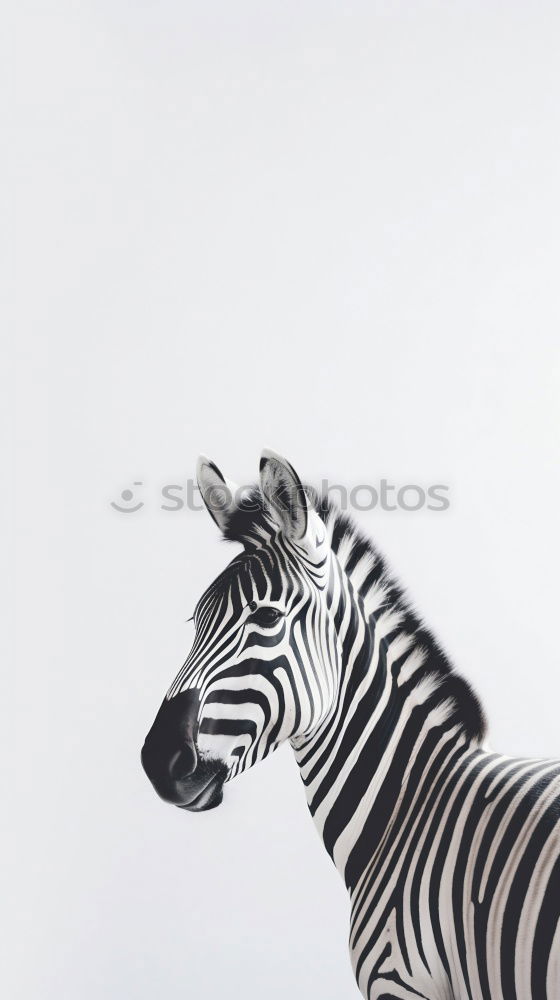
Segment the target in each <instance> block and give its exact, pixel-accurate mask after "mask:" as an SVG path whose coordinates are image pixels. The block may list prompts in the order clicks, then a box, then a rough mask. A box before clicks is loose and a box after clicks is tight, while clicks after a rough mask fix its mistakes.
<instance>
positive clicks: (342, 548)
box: [145, 452, 560, 1000]
mask: <svg viewBox="0 0 560 1000" xmlns="http://www.w3.org/2000/svg"><path fill="white" fill-rule="evenodd" d="M199 482H200V486H201V492H202V495H203V497H204V499H205V501H206V503H207V505H208V507H209V509H210V510H211V513H212V515H213V517H214V519H215V520H216V521H217V522H218V524H219V526H220V528H221V529H222V530H223V532H224V535H225V536H226V538H229V539H231V540H233V541H237V542H241V543H242V545H243V553H242V554H241V555H239V556H237V557H236V558H234V559H233V561H232V562H231V563H230V564H229V566H228V567H227V568H226V570H225V571H224V573H222V574H221V575H220V576H219V577H218V578H217V580H216V581H215V582H214V583H213V584H212V585H211V586H210V587H209V588H208V590H207V591H206V593H205V594H204V595H203V597H202V598H201V600H200V601H199V604H198V606H197V608H196V612H195V625H196V637H195V641H194V645H193V648H192V650H191V652H190V654H189V657H188V659H187V660H186V662H185V664H184V666H183V668H182V669H181V671H180V672H179V674H178V676H177V678H176V679H175V681H174V682H173V684H172V686H171V688H170V689H169V692H168V694H167V696H166V699H165V701H164V705H163V706H162V709H160V713H159V714H158V719H159V720H160V721H159V723H158V724H157V726H156V724H154V727H153V729H152V731H151V734H150V736H149V738H148V739H147V741H146V747H147V748H148V750H147V751H146V747H145V766H146V770H148V773H149V774H150V777H151V779H152V781H153V782H154V784H155V785H156V788H157V789H158V791H159V792H160V794H162V795H163V797H164V798H168V799H169V800H170V801H174V802H175V804H177V805H180V806H182V807H183V808H192V809H199V808H206V807H208V806H209V805H215V804H217V803H218V801H220V800H221V788H222V785H223V784H224V782H227V781H230V780H231V779H232V778H233V777H235V775H236V774H238V773H240V772H241V771H243V770H244V769H246V768H247V767H251V766H252V765H253V764H254V763H256V762H257V761H259V760H261V759H262V758H264V757H266V756H267V755H268V754H269V753H270V752H271V751H272V750H274V749H275V748H276V747H277V746H278V745H279V744H280V743H281V742H283V741H285V740H290V741H291V743H292V746H293V748H294V751H295V756H296V759H297V762H298V764H299V768H300V773H301V777H302V780H303V784H304V787H305V792H306V796H307V801H308V805H309V809H310V812H311V814H312V816H313V819H314V821H315V824H316V826H317V828H318V830H319V832H320V834H321V836H322V838H323V841H324V844H325V847H326V849H327V850H328V852H329V854H330V855H331V857H332V859H333V861H334V863H335V865H336V867H337V869H338V870H339V871H340V873H341V875H342V877H343V878H344V880H345V883H346V885H347V888H348V891H349V893H350V899H351V906H352V916H351V928H350V952H351V959H352V964H353V967H354V970H355V975H356V979H357V982H358V986H359V988H360V990H361V992H362V994H363V996H364V997H367V998H370V1000H396V998H401V1000H405V998H406V1000H412V998H417V997H423V998H426V1000H440V998H441V1000H448V998H461V1000H463V998H465V1000H467V998H468V1000H560V762H557V761H549V760H543V761H537V760H534V761H532V760H515V759H511V758H507V757H504V756H501V755H499V754H495V753H491V752H490V751H489V750H488V749H486V748H484V745H483V740H484V735H485V722H484V718H483V714H482V711H481V708H480V705H479V702H478V700H477V698H476V696H475V695H474V693H473V692H472V690H471V688H470V686H469V685H468V684H467V682H466V681H464V680H463V679H462V678H461V677H459V676H458V675H457V674H456V673H454V671H453V670H452V668H451V665H450V663H449V661H448V660H447V658H446V656H445V654H444V653H443V652H442V650H441V649H440V647H439V646H438V645H437V643H436V641H435V640H434V638H433V636H432V635H431V633H430V632H429V631H428V630H427V629H426V628H425V627H424V626H423V624H422V623H421V621H420V620H419V619H418V618H417V616H416V615H415V613H414V612H413V611H412V610H411V608H410V607H409V605H408V604H407V602H406V600H405V598H404V596H403V593H402V591H401V589H400V587H399V586H398V585H397V584H396V583H395V582H394V580H393V579H392V578H391V577H390V575H389V573H388V571H387V568H386V565H385V563H384V560H383V559H382V558H381V556H380V555H379V554H378V553H377V551H376V550H375V549H374V547H373V546H372V544H371V543H370V542H369V541H368V540H366V539H364V538H363V537H362V536H361V535H360V533H359V532H358V531H357V530H356V528H355V527H354V526H353V524H352V523H351V522H350V521H349V520H348V519H347V518H346V517H344V516H342V515H341V514H340V513H339V512H337V511H336V510H335V509H334V508H333V507H332V506H331V505H330V504H328V503H321V502H319V500H318V499H317V498H316V497H315V495H314V494H313V493H312V491H310V490H306V491H304V490H303V489H302V487H301V483H300V482H299V479H298V478H297V476H296V474H295V472H294V470H293V469H292V468H291V466H290V465H289V464H288V463H287V462H285V460H283V459H281V458H280V457H279V456H277V455H275V454H274V453H271V452H265V453H264V456H263V460H262V463H261V483H260V489H258V490H255V491H253V492H252V493H250V494H249V495H246V496H245V497H244V498H242V499H241V500H240V501H239V502H237V503H236V502H235V501H234V499H233V496H232V487H231V484H228V483H227V481H226V480H225V479H224V478H223V477H222V475H221V473H219V470H217V468H216V467H215V466H214V465H213V464H212V463H210V462H208V460H202V461H201V464H200V468H199ZM226 487H227V488H228V489H226V494H225V495H226V499H225V500H224V502H222V503H221V504H219V505H218V506H216V504H215V503H214V502H212V500H213V497H212V494H213V493H215V492H216V490H218V491H219V489H220V488H224V489H225V488H226ZM228 490H229V492H228ZM214 499H215V497H214ZM181 699H184V702H182V701H181ZM182 704H184V705H185V706H188V712H190V717H189V718H190V720H191V721H190V722H189V724H188V725H187V724H186V722H185V720H186V719H187V714H188V712H187V709H185V712H184V713H183V715H182V716H181V719H182V721H181V725H182V726H183V730H182V731H183V732H187V731H188V733H189V734H191V733H192V734H193V735H192V736H191V735H189V737H188V739H187V740H185V738H184V739H183V745H184V746H186V742H189V741H190V743H189V748H188V749H189V753H190V754H191V757H192V760H195V761H196V763H195V764H194V765H193V764H192V760H191V763H190V765H189V766H190V767H191V770H190V771H189V770H188V768H186V766H185V764H184V763H183V766H182V772H184V773H180V774H179V772H178V775H179V776H178V777H177V775H174V776H173V782H172V783H170V782H169V780H168V776H167V778H166V781H167V784H166V783H165V782H164V780H163V778H162V777H161V778H160V771H158V766H159V767H160V770H161V766H162V765H161V754H160V758H159V759H158V760H159V764H158V762H157V761H156V756H157V755H156V750H157V748H158V747H160V746H163V745H165V747H166V748H167V750H166V751H165V752H166V753H168V754H171V752H172V751H173V755H174V756H173V759H174V760H175V761H176V760H177V759H180V760H184V758H181V757H180V756H179V758H178V755H180V754H181V753H183V754H184V753H186V750H181V748H180V747H179V746H178V744H177V741H176V742H175V743H173V744H172V743H171V742H169V739H168V733H169V732H170V727H169V725H168V723H169V720H170V719H171V715H172V712H173V711H174V707H175V706H180V705H182ZM193 706H195V707H193ZM185 713H187V714H185ZM180 714H181V713H179V715H180ZM175 715H177V713H175ZM174 717H175V716H174ZM166 720H167V721H166ZM157 722H158V720H156V723H157ZM166 726H167V728H166ZM158 727H159V728H158ZM164 730H165V733H164ZM154 733H155V736H154V735H153V734H154ZM158 740H159V742H158ZM191 744H192V745H191ZM173 747H175V749H174V750H173ZM192 755H194V756H192ZM189 760H190V758H189ZM146 761H148V765H147V764H146ZM175 766H176V765H175V764H174V765H173V767H175ZM180 770H181V769H180V768H179V771H180Z"/></svg>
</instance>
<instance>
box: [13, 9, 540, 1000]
mask: <svg viewBox="0 0 560 1000" xmlns="http://www.w3.org/2000/svg"><path fill="white" fill-rule="evenodd" d="M14 19H15V21H16V23H15V24H14V29H15V40H16V46H17V47H16V55H15V70H14V74H13V78H12V83H13V86H14V95H15V107H16V121H15V129H14V140H13V142H12V143H11V144H10V150H11V151H12V152H13V153H15V156H14V167H15V170H14V184H15V191H16V211H17V219H16V221H17V244H16V264H17V275H16V278H17V287H16V293H17V321H18V330H19V335H20V336H19V341H18V346H17V349H16V352H17V357H16V361H17V362H18V365H17V383H16V381H15V379H14V378H12V376H11V375H10V376H9V379H8V381H9V388H12V387H13V386H14V385H16V384H17V388H18V389H19V392H18V403H17V409H16V410H15V437H16V462H15V465H14V466H13V467H11V468H10V469H9V472H10V478H9V482H8V487H7V489H6V491H5V492H6V495H7V496H8V495H9V496H12V497H13V499H14V508H15V517H16V537H17V543H18V549H19V569H18V574H17V609H16V611H17V617H16V626H17V639H18V650H17V656H16V658H12V657H11V658H10V659H8V660H7V661H6V664H5V673H6V681H5V684H6V694H5V697H3V699H2V706H3V720H2V738H3V751H2V759H3V763H4V765H5V766H6V768H7V773H8V779H9V781H8V791H7V793H6V794H5V796H4V800H3V801H4V804H5V805H6V806H7V816H8V819H9V821H10V822H9V828H10V829H9V831H8V841H7V846H6V848H4V849H3V851H2V861H3V863H4V867H5V884H7V902H8V907H7V920H6V927H5V929H4V932H3V944H4V945H6V944H7V945H8V959H9V962H8V988H7V990H6V996H9V997H10V1000H16V998H24V1000H35V998H40V1000H55V998H56V1000H66V998H68V1000H74V998H75V997H80V998H81V1000H101V998H111V1000H121V998H123V997H127V998H131V1000H148V998H150V1000H151V998H156V997H158V998H159V997H163V998H165V1000H179V998H184V997H187V996H188V997H196V998H199V997H204V998H207V1000H221V998H223V997H233V998H238V997H239V998H243V1000H262V998H263V997H266V998H267V1000H280V998H282V1000H285V998H286V997H294V998H297V1000H300V998H301V1000H312V998H321V1000H351V998H352V997H354V996H355V995H356V993H355V987H354V983H353V979H352V974H351V971H350V966H349V963H348V959H347V947H346V937H347V901H346V895H345V891H344V889H343V886H342V883H341V882H340V881H339V878H338V876H337V874H336V872H335V871H334V869H333V868H332V866H331V863H330V861H329V859H328V857H327V855H326V854H325V853H324V851H323V848H322V846H321V844H320V842H319V840H318V838H317V835H316V833H315V831H314V828H313V825H312V823H311V821H310V819H309V817H308V815H307V811H306V807H305V802H304V796H303V791H302V788H301V785H300V781H299V777H298V774H297V771H296V768H295V764H294V762H293V760H292V758H291V754H290V752H289V751H288V750H286V749H284V750H283V751H281V752H279V753H278V754H277V755H276V756H275V757H274V758H272V759H270V760H269V761H267V762H266V764H263V765H262V766H261V767H260V768H257V769H256V770H255V771H253V772H251V773H248V774H247V775H245V776H244V777H243V778H242V779H240V780H239V781H238V782H236V783H235V784H233V785H231V786H230V787H228V789H227V794H226V797H225V801H224V805H223V807H222V808H221V809H219V810H217V811H215V812H212V813H209V814H207V815H203V816H190V815H185V814H184V813H182V812H179V811H178V810H174V809H173V808H170V807H166V806H165V805H164V804H163V803H161V802H160V801H159V800H158V799H157V798H156V796H155V794H154V793H153V792H152V790H151V788H150V786H149V784H148V782H147V780H146V778H145V777H144V775H143V773H142V772H141V770H140V763H139V750H140V746H141V743H142V740H143V737H144V734H145V732H146V730H147V728H148V726H149V725H150V723H151V721H152V718H153V716H154V714H155V711H156V709H157V707H158V705H159V703H160V700H161V698H162V696H163V693H164V691H165V689H166V688H167V686H168V684H169V683H170V681H171V679H172V677H173V676H174V674H175V672H176V670H177V669H178V667H179V666H180V664H181V662H182V659H183V657H184V655H185V653H186V651H187V649H188V646H189V643H190V640H191V637H192V631H191V630H192V626H191V625H186V624H185V623H184V619H185V618H187V617H188V615H190V614H191V613H192V609H193V606H194V602H195V600H196V598H197V596H198V595H199V594H200V592H201V591H202V589H203V588H204V586H205V585H206V584H207V583H208V582H209V581H210V579H211V578H212V577H213V575H214V574H215V573H216V572H217V571H218V570H219V569H220V568H221V567H222V566H223V565H224V564H225V561H226V560H227V558H228V557H230V556H231V555H232V554H233V550H232V549H229V550H228V549H226V547H225V546H224V545H222V544H221V543H220V542H219V541H218V537H217V532H216V531H215V530H214V528H213V525H212V524H211V522H210V520H209V518H207V516H205V515H203V514H193V513H187V512H183V513H180V514H177V513H173V514H170V513H168V514H165V513H164V512H162V511H160V510H158V506H157V493H158V490H159V488H160V487H161V485H162V484H163V483H165V482H178V483H179V482H182V481H184V479H185V478H186V476H187V475H191V474H192V473H193V471H194V464H195V459H196V455H197V453H198V451H200V450H204V451H207V452H208V453H209V454H210V455H211V456H212V457H214V458H215V459H216V460H217V461H218V463H219V464H221V465H223V468H224V470H225V471H226V472H227V473H228V474H230V475H231V476H233V477H236V478H238V479H239V480H241V481H247V480H250V479H251V478H252V477H253V475H254V474H255V473H256V470H257V461H258V454H259V452H260V449H261V447H262V446H263V445H268V446H270V447H273V448H276V449H277V450H279V451H281V452H283V453H284V454H286V455H287V456H288V457H289V458H290V459H291V460H292V461H293V463H294V464H295V465H296V467H297V468H298V470H299V471H300V473H301V474H302V476H304V477H305V478H307V479H309V480H311V481H317V480H319V479H320V478H322V477H323V476H328V477H330V478H331V479H332V480H338V481H344V482H347V483H349V484H352V483H354V482H356V481H370V482H372V483H375V482H378V481H379V479H380V478H381V477H382V476H385V477H389V478H391V479H392V480H393V481H395V482H398V483H400V484H402V483H405V482H411V481H417V482H421V483H429V482H434V481H436V482H447V483H449V484H450V486H451V500H452V506H451V508H450V510H449V511H448V512H447V513H445V514H441V513H439V514H428V513H419V514H391V513H383V512H380V511H376V512H373V513H371V514H364V515H363V516H362V518H361V520H362V523H363V525H364V527H366V528H367V530H368V531H371V532H372V533H373V534H374V535H375V537H376V538H377V540H378V541H379V543H380V545H381V546H382V548H383V549H384V550H385V551H386V552H387V553H388V554H389V556H390V557H391V559H392V563H393V565H394V567H395V568H396V570H397V571H398V572H399V573H400V575H401V577H402V579H403V580H404V581H405V582H406V583H407V584H408V587H409V590H410V592H411V593H412V596H413V598H414V599H415V601H416V603H417V605H418V606H419V608H420V609H421V610H422V611H423V612H424V613H425V614H426V616H427V619H428V621H429V623H431V624H432V626H433V627H434V629H435V630H436V632H437V634H438V635H439V636H440V637H441V639H442V641H443V642H444V643H445V645H446V646H447V648H448V649H449V651H450V653H451V655H452V656H453V658H454V659H455V661H456V663H457V665H458V666H459V667H460V668H461V669H463V671H464V672H465V674H466V675H467V676H468V677H469V678H470V679H471V680H472V681H473V682H474V683H475V685H476V687H477V689H478V691H479V692H480V694H481V695H482V697H483V700H484V702H485V704H486V706H487V709H488V714H489V717H490V720H491V724H492V725H491V734H492V742H493V744H494V745H495V746H496V747H498V748H500V749H503V750H504V751H506V752H511V753H526V754H534V755H538V754H541V755H552V754H559V753H560V739H559V737H558V705H559V682H558V669H559V662H558V661H559V658H558V653H557V646H558V636H557V633H558V613H557V608H558V595H559V587H558V578H557V566H558V561H559V533H558V527H557V525H558V497H559V486H560V482H559V473H558V417H559V413H558V388H559V386H558V381H559V379H558V352H557V337H558V327H559V311H560V310H559V300H558V261H559V249H560V246H559V244H560V237H559V208H560V195H559V184H558V178H559V177H560V139H559V136H560V130H559V128H558V106H559V98H560V86H559V84H560V63H559V61H558V31H559V28H560V15H559V13H558V5H557V3H552V2H551V3H550V4H548V3H542V2H528V0H524V2H517V3H516V2H507V3H506V2H504V3H499V2H496V0H494V2H489V0H484V2H473V0H469V2H458V3H434V2H432V3H427V2H414V3H408V4H405V3H401V2H398V0H394V2H372V0H367V2H363V3H358V2H344V3H343V2H338V3H325V2H324V0H322V2H321V3H319V2H311V0H303V2H302V0H298V2H297V3H294V2H287V3H263V2H252V3H251V2H243V0H241V2H237V3H232V2H226V0H221V2H212V0H210V2H206V0H205V2H196V3H194V2H186V0H180V2H179V0H177V2H170V0H160V2H158V3H155V2H153V3H147V2H134V3H133V2H132V0H126V2H124V0H110V2H109V0H106V2H100V0H97V2H96V0H91V2H89V3H87V2H63V0H56V2H53V3H44V2H41V3H39V2H37V3H29V2H25V0H23V2H20V3H18V4H17V5H14ZM10 412H14V410H13V408H12V409H11V410H10ZM134 480H142V481H143V482H144V484H145V485H144V488H143V490H144V492H143V499H144V500H145V502H146V506H145V507H144V508H143V510H142V511H141V512H139V513H138V514H135V515H130V516H127V515H122V514H117V513H115V512H114V511H113V510H111V508H110V507H109V501H110V500H111V499H118V495H119V493H120V491H121V490H122V489H124V488H126V487H127V486H129V485H130V484H131V482H132V481H134Z"/></svg>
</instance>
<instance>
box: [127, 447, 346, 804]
mask: <svg viewBox="0 0 560 1000" xmlns="http://www.w3.org/2000/svg"><path fill="white" fill-rule="evenodd" d="M197 475H198V484H199V487H200V492H201V495H202V498H203V500H204V503H205V505H206V507H207V509H208V511H209V512H210V514H211V515H212V517H213V519H214V520H215V521H216V523H217V525H218V527H219V528H220V529H221V530H222V532H223V534H224V536H225V537H226V538H228V539H231V540H235V541H238V542H239V541H240V542H241V543H242V544H243V547H244V551H243V552H242V553H241V554H240V555H238V556H236V557H235V558H234V559H233V560H232V561H231V562H230V563H229V565H228V566H227V567H226V569H225V570H224V571H223V572H222V573H221V574H220V575H219V576H218V577H217V579H216V580H214V582H213V583H212V584H211V585H210V586H209V587H208V589H207V590H206V591H205V592H204V594H203V595H202V597H201V598H200V600H199V602H198V604H197V606H196V610H195V613H194V623H195V629H196V632H195V639H194V643H193V646H192V649H191V651H190V653H189V655H188V657H187V659H186V661H185V663H184V665H183V666H182V668H181V670H180V671H179V673H178V675H177V677H176V678H175V680H174V681H173V683H172V685H171V687H170V688H169V691H168V692H167V694H166V696H165V698H164V701H163V703H162V705H161V708H160V709H159V712H158V714H157V716H156V719H155V721H154V724H153V726H152V728H151V729H150V732H149V733H148V736H147V737H146V742H145V744H144V747H143V750H142V763H143V766H144V769H145V771H146V773H147V775H148V777H149V778H150V780H151V781H152V783H153V785H154V787H155V789H156V791H157V792H158V794H159V795H160V796H161V797H162V798H163V799H165V800H166V801H168V802H172V803H173V804H175V805H177V806H179V807H180V808H183V809H189V810H191V811H195V812H199V811H202V810H205V809H210V808H212V807H213V806H217V805H219V804H220V802H221V801H222V795H223V785H224V782H225V781H228V780H230V779H231V778H233V777H234V776H235V775H237V774H239V773H240V772H242V771H244V770H246V769H247V768H249V767H251V766H252V765H253V764H255V763H257V761H260V760H262V759H263V758H264V757H266V756H268V754H269V753H271V752H272V751H273V750H275V749H276V747H278V746H279V745H280V744H281V743H282V742H284V741H285V740H290V741H292V743H293V745H294V746H298V745H301V744H302V743H304V742H305V740H306V739H307V738H308V737H309V736H310V735H311V734H312V733H313V732H314V731H315V730H316V729H317V727H319V726H320V724H321V722H322V721H323V719H324V718H325V717H326V715H327V714H328V712H329V709H330V707H331V705H332V703H333V700H334V692H335V690H336V685H337V677H338V673H339V661H340V649H339V645H338V642H337V635H336V630H335V623H334V620H333V616H332V615H331V614H330V612H329V607H328V605H329V602H328V592H329V580H330V579H332V577H331V572H330V571H331V560H332V558H333V554H332V551H331V548H330V544H329V542H328V539H327V531H326V529H325V525H324V523H323V521H322V519H321V518H320V517H319V515H318V513H317V511H316V509H315V504H314V503H313V502H311V501H310V495H309V491H307V492H306V490H304V488H303V487H302V484H301V482H300V480H299V478H298V476H297V474H296V472H295V471H294V469H293V468H292V466H291V465H290V464H289V463H288V462H286V461H285V459H283V458H281V457H280V456H279V455H276V454H275V453H273V452H270V451H265V452H263V455H262V458H261V464H260V487H258V488H255V489H254V490H253V491H251V492H250V493H248V494H244V495H243V496H240V491H238V490H236V488H235V486H234V485H233V484H232V483H231V482H229V481H228V480H226V479H225V478H224V476H223V475H222V474H221V472H220V471H219V469H218V468H217V467H216V465H214V463H213V462H210V461H209V460H208V459H207V458H205V457H201V458H200V459H199V463H198V470H197Z"/></svg>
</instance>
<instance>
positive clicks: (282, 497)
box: [260, 448, 309, 542]
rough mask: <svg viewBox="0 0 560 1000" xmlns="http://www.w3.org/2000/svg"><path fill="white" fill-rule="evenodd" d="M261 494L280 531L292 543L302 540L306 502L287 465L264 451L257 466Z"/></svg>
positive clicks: (299, 482) (295, 478)
mask: <svg viewBox="0 0 560 1000" xmlns="http://www.w3.org/2000/svg"><path fill="white" fill-rule="evenodd" d="M260 474H261V491H262V494H263V496H264V498H265V500H266V501H267V503H268V504H269V506H270V508H271V510H272V512H273V514H274V516H275V518H276V520H277V521H278V523H279V525H280V527H281V528H282V531H283V532H284V534H285V535H287V537H288V538H290V539H292V541H296V542H300V541H302V539H303V538H304V537H305V534H306V531H307V522H308V513H309V508H308V501H307V497H306V495H305V490H304V488H303V486H302V485H301V481H300V478H299V476H298V474H297V472H296V471H295V469H293V468H292V466H291V465H290V463H289V462H287V461H286V459H285V458H282V456H281V455H277V454H276V452H274V451H270V450H269V449H268V448H265V450H264V451H263V453H262V455H261V464H260Z"/></svg>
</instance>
